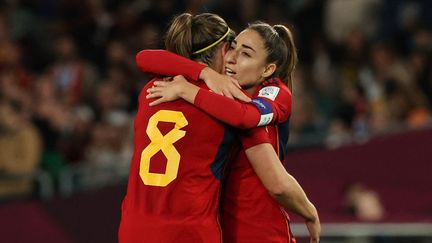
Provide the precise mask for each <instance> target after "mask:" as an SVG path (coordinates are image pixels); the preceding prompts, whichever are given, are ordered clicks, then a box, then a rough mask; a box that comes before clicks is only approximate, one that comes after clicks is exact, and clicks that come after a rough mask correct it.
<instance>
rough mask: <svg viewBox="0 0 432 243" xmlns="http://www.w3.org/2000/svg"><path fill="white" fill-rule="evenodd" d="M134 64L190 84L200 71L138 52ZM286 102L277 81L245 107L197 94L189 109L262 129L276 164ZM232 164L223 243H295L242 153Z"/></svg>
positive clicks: (185, 62) (287, 95)
mask: <svg viewBox="0 0 432 243" xmlns="http://www.w3.org/2000/svg"><path fill="white" fill-rule="evenodd" d="M162 58H163V59H162ZM138 59H139V61H138V62H139V63H140V64H139V66H140V68H141V70H143V71H145V72H150V73H159V74H164V75H178V74H182V75H184V76H186V77H187V78H190V79H193V80H197V79H198V77H199V74H200V72H201V71H202V69H203V68H204V66H202V65H199V64H196V63H195V62H192V61H190V60H189V59H186V58H183V57H180V56H177V55H175V54H172V53H169V52H166V51H157V50H153V51H142V52H140V54H139V55H138ZM150 60H151V62H149V61H150ZM168 67H169V68H168ZM177 67H182V68H181V69H180V68H177ZM291 98H292V97H291V92H290V90H289V89H288V87H287V86H286V85H285V84H283V83H282V82H281V81H280V80H279V79H278V78H273V79H270V80H267V81H265V82H263V83H262V84H261V85H260V86H259V87H258V89H257V91H256V93H255V94H254V96H253V100H252V102H251V103H243V104H242V103H239V102H235V101H233V100H231V99H228V98H226V97H223V96H220V95H217V94H214V93H211V92H209V91H208V90H205V89H200V91H199V92H198V95H197V97H196V98H195V102H194V104H195V105H196V106H197V107H199V108H201V109H202V110H204V111H206V112H208V113H209V114H211V115H212V116H214V117H215V118H217V119H219V120H221V121H223V122H226V123H228V124H230V125H233V126H236V127H241V128H250V127H254V126H265V125H267V126H266V130H267V131H268V134H269V137H270V140H271V142H272V145H273V147H274V148H275V150H276V151H277V152H278V154H279V155H280V156H281V159H282V156H283V155H284V153H285V152H284V151H283V149H284V147H285V145H286V142H287V139H288V134H287V133H288V118H289V116H290V114H291ZM226 107H229V109H227V108H226ZM234 160H235V161H234V162H233V163H231V164H232V166H230V167H231V168H230V173H229V175H228V176H227V177H226V183H224V185H225V187H224V190H225V191H224V193H223V195H224V196H223V198H222V206H223V207H222V228H223V232H224V233H223V235H224V242H225V243H231V242H295V239H294V238H293V237H292V234H291V231H290V228H289V217H288V215H287V213H286V212H285V210H284V209H283V208H281V207H280V206H279V205H278V204H277V203H276V202H275V201H274V200H273V199H272V198H271V197H270V195H269V194H268V192H267V191H266V189H265V188H264V186H263V185H262V183H261V182H260V180H259V178H258V177H257V175H256V174H255V172H254V171H253V169H252V167H251V165H250V163H249V161H248V159H247V158H246V155H245V153H244V150H243V151H241V152H240V153H239V154H238V156H237V157H236V158H235V159H234Z"/></svg>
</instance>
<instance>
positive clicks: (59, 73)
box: [50, 36, 97, 105]
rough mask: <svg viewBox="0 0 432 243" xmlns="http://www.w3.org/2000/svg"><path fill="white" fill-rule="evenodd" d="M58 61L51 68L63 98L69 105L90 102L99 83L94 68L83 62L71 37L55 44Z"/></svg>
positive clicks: (59, 40) (59, 39)
mask: <svg viewBox="0 0 432 243" xmlns="http://www.w3.org/2000/svg"><path fill="white" fill-rule="evenodd" d="M55 51H56V61H55V63H54V64H53V65H52V66H51V68H50V69H51V72H52V78H53V79H54V83H55V85H56V88H58V91H59V92H60V95H61V98H62V99H63V100H64V101H65V102H66V104H68V105H77V104H80V103H81V102H84V101H88V100H89V97H91V93H92V88H93V85H94V84H95V82H97V75H96V74H97V73H96V71H95V69H94V67H93V66H92V65H91V64H89V63H87V62H85V61H83V60H82V59H81V58H80V57H79V55H78V49H77V47H76V44H75V42H74V40H73V39H72V38H71V37H70V36H61V37H59V38H58V39H57V40H56V43H55Z"/></svg>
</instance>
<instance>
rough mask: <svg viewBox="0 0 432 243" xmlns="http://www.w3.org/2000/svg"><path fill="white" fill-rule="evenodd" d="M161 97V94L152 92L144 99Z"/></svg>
mask: <svg viewBox="0 0 432 243" xmlns="http://www.w3.org/2000/svg"><path fill="white" fill-rule="evenodd" d="M162 96H163V95H162V93H160V92H154V93H149V94H148V95H147V96H146V99H153V98H159V97H162Z"/></svg>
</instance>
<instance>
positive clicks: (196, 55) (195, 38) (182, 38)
mask: <svg viewBox="0 0 432 243" xmlns="http://www.w3.org/2000/svg"><path fill="white" fill-rule="evenodd" d="M192 33H193V35H192ZM234 37H235V33H234V31H232V30H231V29H230V28H229V27H228V24H227V23H226V22H225V20H224V19H223V18H221V17H220V16H219V15H216V14H211V13H202V14H199V15H196V16H192V15H191V14H189V13H183V14H180V15H178V16H176V17H174V19H173V21H172V22H171V25H170V27H169V29H168V32H167V34H166V36H165V48H166V49H167V50H168V51H171V52H174V53H176V54H178V55H181V56H184V57H187V58H190V59H192V60H195V61H200V62H203V63H205V64H207V65H209V66H210V65H211V64H212V62H213V61H214V60H213V59H214V56H215V54H216V50H218V48H219V47H221V45H219V44H221V43H225V42H230V41H231V40H232V39H234Z"/></svg>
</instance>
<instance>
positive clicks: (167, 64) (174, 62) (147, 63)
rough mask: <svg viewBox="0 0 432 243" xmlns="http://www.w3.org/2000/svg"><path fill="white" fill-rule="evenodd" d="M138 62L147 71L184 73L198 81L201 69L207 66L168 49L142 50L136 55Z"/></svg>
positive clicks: (139, 66) (171, 73) (153, 72)
mask: <svg viewBox="0 0 432 243" xmlns="http://www.w3.org/2000/svg"><path fill="white" fill-rule="evenodd" d="M136 63H137V66H138V68H139V69H140V70H141V71H143V72H145V73H151V74H159V75H165V76H175V75H183V76H185V77H186V78H187V79H190V80H193V81H198V79H199V75H200V73H201V71H202V70H203V69H204V68H205V67H206V66H205V65H203V64H200V63H197V62H194V61H192V60H189V59H187V58H185V57H182V56H179V55H177V54H174V53H172V52H169V51H166V50H142V51H140V52H138V54H137V55H136Z"/></svg>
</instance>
